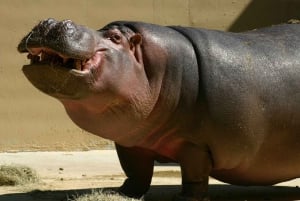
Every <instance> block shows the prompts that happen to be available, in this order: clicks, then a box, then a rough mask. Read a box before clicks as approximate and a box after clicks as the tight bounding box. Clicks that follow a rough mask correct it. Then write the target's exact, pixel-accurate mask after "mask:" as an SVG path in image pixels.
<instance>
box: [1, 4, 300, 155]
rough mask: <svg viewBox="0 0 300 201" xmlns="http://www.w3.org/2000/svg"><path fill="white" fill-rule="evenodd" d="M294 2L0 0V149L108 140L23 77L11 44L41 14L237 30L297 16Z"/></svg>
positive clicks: (74, 146) (89, 21)
mask: <svg viewBox="0 0 300 201" xmlns="http://www.w3.org/2000/svg"><path fill="white" fill-rule="evenodd" d="M299 7H300V6H299V0H253V1H251V0H51V1H49V0H38V1H37V0H1V1H0V13H1V17H0V151H22V150H82V149H98V148H101V147H102V145H103V143H104V144H106V143H107V142H106V141H103V140H102V139H101V138H99V137H95V136H93V135H91V134H88V133H86V132H84V131H82V130H81V129H79V128H77V127H76V126H75V125H74V124H73V123H72V122H71V121H70V120H69V118H68V117H67V115H66V114H65V112H64V108H63V107H62V105H61V104H60V103H59V102H58V101H56V100H55V99H53V98H50V97H48V96H46V95H44V94H42V93H40V92H39V91H38V90H36V89H35V88H33V86H31V85H30V84H29V82H28V81H27V80H26V79H25V77H24V76H23V74H22V72H21V67H22V65H23V63H26V62H27V61H26V59H25V56H24V55H19V54H18V53H17V51H16V46H17V44H18V41H19V40H20V39H21V38H22V37H23V35H24V34H25V33H26V32H28V31H29V30H30V29H31V28H32V26H33V25H35V24H36V23H38V22H39V20H41V19H44V18H48V17H53V18H57V19H72V20H74V21H75V22H77V23H79V24H85V25H87V26H89V27H91V28H95V29H98V28H100V27H102V26H103V25H105V24H106V23H108V22H110V21H113V20H120V19H122V20H137V21H146V22H152V23H158V24H162V25H167V24H168V25H171V24H172V25H187V26H201V27H206V28H212V29H220V30H226V29H229V30H232V31H237V30H245V29H252V28H255V27H259V26H265V25H268V24H276V23H279V22H283V21H286V20H287V19H290V18H296V17H298V18H299V10H300V9H299ZM297 15H298V16H297Z"/></svg>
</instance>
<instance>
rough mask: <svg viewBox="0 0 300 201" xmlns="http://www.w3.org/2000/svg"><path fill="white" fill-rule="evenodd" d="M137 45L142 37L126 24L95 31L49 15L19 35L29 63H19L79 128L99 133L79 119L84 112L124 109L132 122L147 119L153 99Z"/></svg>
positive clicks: (125, 115) (20, 50)
mask: <svg viewBox="0 0 300 201" xmlns="http://www.w3.org/2000/svg"><path fill="white" fill-rule="evenodd" d="M141 44H142V36H141V35H140V34H138V33H135V32H134V31H132V30H131V29H129V28H126V27H123V28H121V29H120V28H117V27H114V26H110V27H106V28H103V29H101V30H99V31H95V30H92V29H89V28H87V27H85V26H81V25H76V24H75V23H73V22H72V21H70V20H64V21H56V20H54V19H47V20H44V21H41V22H40V23H39V24H38V25H36V26H35V27H34V28H33V29H32V31H31V32H29V33H28V34H27V35H26V36H25V37H24V38H23V39H22V40H21V42H20V44H19V46H18V51H19V52H21V53H27V54H28V56H27V57H28V59H29V60H30V64H28V65H24V66H23V72H24V74H25V75H26V77H27V78H28V80H29V81H30V82H31V83H32V84H33V85H34V86H35V87H36V88H38V89H39V90H41V91H42V92H44V93H46V94H48V95H50V96H52V97H55V98H57V99H59V100H60V101H61V102H62V103H63V104H64V106H65V108H66V110H67V112H68V114H69V115H70V117H71V118H72V119H73V120H74V121H75V123H77V124H79V126H80V127H83V128H85V129H86V130H89V131H92V132H94V133H97V132H98V131H95V130H94V129H93V128H90V127H91V126H90V125H89V126H87V125H86V124H87V123H91V122H89V121H88V120H82V119H81V117H80V116H81V115H82V114H83V113H82V112H83V111H84V112H86V114H85V117H86V118H88V117H89V114H90V115H95V114H105V113H110V114H111V113H114V112H116V113H119V112H117V111H122V112H121V113H123V112H124V118H128V117H130V118H129V119H135V121H136V120H137V119H139V120H141V119H144V118H146V117H147V115H148V114H149V113H150V111H151V109H152V107H153V105H154V103H155V101H154V99H155V98H154V97H153V96H152V95H151V93H150V91H151V89H150V86H149V82H148V78H147V75H146V72H145V69H144V66H143V59H142V53H141ZM75 105H76V106H75ZM88 111H92V112H90V113H89V112H88ZM107 116H110V115H108V114H106V117H107ZM117 116H118V118H120V116H122V115H120V114H118V115H117ZM90 118H91V119H95V118H94V117H90ZM99 118H100V117H98V119H99ZM111 118H112V117H110V118H106V119H110V120H111ZM100 119H101V118H100ZM107 121H109V120H107ZM107 121H102V122H107ZM135 121H133V122H135ZM124 124H125V123H124ZM126 124H128V121H127V122H126ZM102 128H103V127H102ZM110 138H111V137H110Z"/></svg>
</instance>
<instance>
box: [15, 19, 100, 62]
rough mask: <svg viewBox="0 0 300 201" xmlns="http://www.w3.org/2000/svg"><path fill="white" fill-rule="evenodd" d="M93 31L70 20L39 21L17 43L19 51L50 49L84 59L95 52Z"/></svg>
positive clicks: (30, 51) (32, 51) (95, 35)
mask: <svg viewBox="0 0 300 201" xmlns="http://www.w3.org/2000/svg"><path fill="white" fill-rule="evenodd" d="M96 37H97V34H96V33H95V31H93V30H91V29H89V28H87V27H85V26H82V25H76V24H75V23H74V22H72V21H71V20H63V21H56V20H55V19H52V18H49V19H46V20H43V21H41V22H40V23H39V24H38V25H36V26H35V27H34V28H33V29H32V30H31V32H29V33H28V34H27V35H26V36H25V37H24V38H23V39H22V40H21V42H20V44H19V45H18V51H19V52H21V53H25V52H29V53H34V49H35V48H38V49H50V50H52V51H53V52H57V53H59V54H61V55H65V56H67V57H72V58H78V59H86V58H90V57H91V56H92V55H93V54H94V53H95V40H96V39H95V38H96Z"/></svg>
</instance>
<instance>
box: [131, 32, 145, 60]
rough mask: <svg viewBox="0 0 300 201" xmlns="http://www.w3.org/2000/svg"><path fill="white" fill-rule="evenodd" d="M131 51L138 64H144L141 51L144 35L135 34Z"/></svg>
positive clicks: (132, 38) (132, 37)
mask: <svg viewBox="0 0 300 201" xmlns="http://www.w3.org/2000/svg"><path fill="white" fill-rule="evenodd" d="M129 42H130V49H131V51H132V52H133V54H134V56H135V58H136V60H137V62H138V63H140V64H142V63H143V59H142V50H141V44H142V35H141V34H135V35H133V36H131V37H130V39H129Z"/></svg>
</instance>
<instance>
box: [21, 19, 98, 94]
mask: <svg viewBox="0 0 300 201" xmlns="http://www.w3.org/2000/svg"><path fill="white" fill-rule="evenodd" d="M97 37H98V35H97V33H96V31H93V30H91V29H88V28H86V27H84V26H81V25H76V24H74V23H73V22H72V21H70V20H64V21H61V22H58V21H56V20H54V19H47V20H43V21H41V22H40V23H39V24H38V25H37V26H35V27H34V28H33V29H32V31H31V32H30V33H29V34H28V35H27V36H25V37H24V38H23V39H22V40H21V42H20V44H19V46H18V51H19V52H21V53H28V57H27V58H28V59H30V64H29V65H24V67H23V71H24V74H25V75H26V77H27V78H28V79H29V80H30V82H31V83H32V84H33V85H34V86H35V87H37V88H38V89H40V90H41V91H43V92H44V93H47V94H49V95H51V96H55V97H58V98H72V99H79V98H82V97H84V96H85V95H86V94H87V92H88V89H89V88H90V87H91V79H92V77H93V75H92V74H93V73H92V71H95V69H96V67H98V66H99V65H100V62H101V51H103V50H101V49H97V48H99V47H97V46H96V41H97V40H96V38H97Z"/></svg>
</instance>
